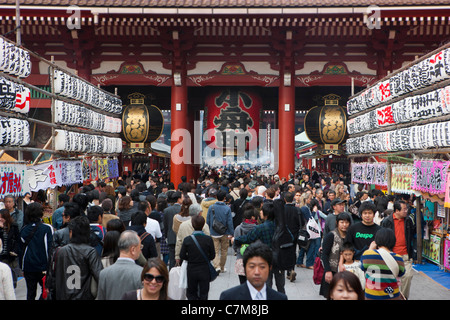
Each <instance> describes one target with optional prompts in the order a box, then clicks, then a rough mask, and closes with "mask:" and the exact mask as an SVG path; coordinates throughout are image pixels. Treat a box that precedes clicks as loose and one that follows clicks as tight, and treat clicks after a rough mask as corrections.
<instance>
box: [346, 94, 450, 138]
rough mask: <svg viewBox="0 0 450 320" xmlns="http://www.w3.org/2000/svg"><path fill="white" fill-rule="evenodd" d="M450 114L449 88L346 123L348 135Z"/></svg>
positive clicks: (409, 98)
mask: <svg viewBox="0 0 450 320" xmlns="http://www.w3.org/2000/svg"><path fill="white" fill-rule="evenodd" d="M447 113H450V86H449V87H445V88H441V89H437V90H434V91H431V92H428V93H425V94H421V95H415V96H412V97H408V98H405V99H403V100H400V101H398V102H395V103H393V104H392V105H387V106H384V107H380V108H377V109H376V110H375V111H374V110H372V111H369V112H367V113H365V114H362V115H360V116H357V117H355V118H353V119H351V120H349V121H347V129H348V132H349V134H355V133H360V132H366V131H371V130H373V129H375V128H380V127H385V126H389V125H394V124H399V123H407V122H413V121H420V120H425V119H429V118H433V117H439V116H442V115H445V114H447Z"/></svg>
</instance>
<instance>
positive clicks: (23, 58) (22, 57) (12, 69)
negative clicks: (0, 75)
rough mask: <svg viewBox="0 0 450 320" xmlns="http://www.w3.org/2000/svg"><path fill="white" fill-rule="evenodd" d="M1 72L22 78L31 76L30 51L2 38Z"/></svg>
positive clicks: (0, 47) (0, 50) (0, 43)
mask: <svg viewBox="0 0 450 320" xmlns="http://www.w3.org/2000/svg"><path fill="white" fill-rule="evenodd" d="M0 71H1V72H5V73H8V74H10V75H13V76H17V77H20V78H26V77H28V76H29V75H30V74H31V59H30V54H29V52H28V51H26V50H24V49H22V48H19V47H17V46H16V45H14V44H13V43H11V42H9V41H7V40H5V39H4V38H2V37H0Z"/></svg>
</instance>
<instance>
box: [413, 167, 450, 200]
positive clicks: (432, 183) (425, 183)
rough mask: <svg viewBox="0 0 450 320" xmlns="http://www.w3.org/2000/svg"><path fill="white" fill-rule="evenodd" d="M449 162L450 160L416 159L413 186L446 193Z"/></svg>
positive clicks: (432, 191) (421, 189)
mask: <svg viewBox="0 0 450 320" xmlns="http://www.w3.org/2000/svg"><path fill="white" fill-rule="evenodd" d="M449 164H450V162H449V161H440V160H415V161H414V165H413V172H412V183H411V188H412V189H413V190H417V191H421V192H428V193H431V194H440V193H445V185H446V183H447V170H448V166H449Z"/></svg>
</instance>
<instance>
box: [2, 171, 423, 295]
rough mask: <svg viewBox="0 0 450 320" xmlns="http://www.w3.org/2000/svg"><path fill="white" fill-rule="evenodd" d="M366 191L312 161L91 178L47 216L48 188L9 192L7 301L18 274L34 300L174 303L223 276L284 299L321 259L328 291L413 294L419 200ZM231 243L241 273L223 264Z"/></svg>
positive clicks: (247, 290) (323, 288) (204, 291)
mask: <svg viewBox="0 0 450 320" xmlns="http://www.w3.org/2000/svg"><path fill="white" fill-rule="evenodd" d="M366 188H367V186H364V185H354V184H352V183H351V181H350V177H349V175H348V174H345V173H337V172H336V173H333V174H329V173H321V172H317V171H314V170H312V171H310V170H308V169H305V168H299V169H298V170H297V171H296V172H295V173H292V174H290V175H289V177H286V178H284V177H281V178H280V177H279V176H278V175H276V174H275V175H264V174H261V171H260V170H258V169H242V168H240V169H235V168H226V169H222V170H220V169H214V168H203V169H202V170H201V172H200V175H199V178H198V179H197V180H196V181H193V180H191V181H188V180H187V179H186V178H185V177H182V179H181V181H174V182H172V181H170V179H169V173H168V172H167V171H153V172H149V171H146V172H134V173H131V172H129V173H128V174H126V175H124V176H123V177H120V178H119V179H117V180H116V181H114V182H108V183H107V182H103V181H100V182H92V183H89V184H85V185H83V186H80V187H79V189H78V192H76V193H75V194H72V195H68V194H66V193H61V194H60V195H59V196H58V208H57V209H56V210H55V211H54V212H50V213H48V204H47V202H46V199H45V194H44V195H42V193H41V194H40V195H34V201H33V200H31V199H30V196H31V195H27V197H25V198H24V202H23V205H22V206H23V208H24V210H23V211H21V210H19V209H18V208H17V207H18V205H17V199H16V198H15V197H13V196H7V197H5V198H4V199H3V207H4V208H3V209H2V210H0V240H1V241H2V246H0V248H1V253H0V261H1V263H0V276H1V277H2V280H3V281H2V282H1V283H3V284H5V285H2V286H1V287H0V300H1V299H14V298H15V295H14V288H15V287H16V285H17V279H18V277H19V276H23V277H24V279H25V282H26V288H27V299H28V300H34V299H35V298H36V296H37V295H38V296H39V299H54V300H75V299H80V300H93V299H98V300H120V299H123V300H167V299H174V297H175V296H178V294H179V293H177V294H173V292H172V293H171V290H172V291H173V290H185V297H186V298H187V299H188V300H207V299H208V292H209V289H210V285H213V282H211V281H212V280H213V279H214V278H215V277H216V276H217V275H218V274H220V273H224V272H234V273H235V274H236V277H238V278H239V282H240V285H239V286H238V287H235V288H231V289H229V290H226V291H224V292H222V294H221V295H220V299H234V300H236V299H243V300H250V299H287V298H288V297H287V295H286V291H285V283H286V281H291V282H295V281H296V275H297V274H296V271H295V270H296V268H308V269H314V268H315V265H316V264H317V261H321V264H322V266H323V275H322V276H321V279H319V282H320V294H321V295H322V296H323V297H324V298H325V299H376V300H383V299H403V298H405V299H407V298H408V296H409V291H410V284H411V278H412V261H413V259H414V258H415V257H416V252H415V250H416V247H415V238H416V237H415V225H414V224H415V215H414V213H415V209H414V200H415V199H414V198H410V196H405V195H398V196H390V195H389V196H388V195H385V194H384V193H383V192H382V191H380V190H377V189H372V190H367V189H366ZM230 246H231V247H232V249H233V251H234V254H235V255H236V262H235V265H234V270H226V268H225V266H226V262H227V256H228V252H229V247H230ZM317 257H319V258H320V259H316V258H317ZM316 266H317V265H316ZM178 267H181V268H178ZM8 271H10V272H8ZM175 272H177V275H176V278H175V277H173V278H172V274H174V275H175ZM169 278H170V279H171V280H172V283H170V282H169ZM178 280H179V281H184V285H179V284H176V285H174V284H173V282H175V281H178ZM38 284H39V285H40V288H42V290H41V291H40V292H39V293H38V292H37V290H38V288H39V287H38ZM273 286H275V287H276V290H275V289H272V287H273Z"/></svg>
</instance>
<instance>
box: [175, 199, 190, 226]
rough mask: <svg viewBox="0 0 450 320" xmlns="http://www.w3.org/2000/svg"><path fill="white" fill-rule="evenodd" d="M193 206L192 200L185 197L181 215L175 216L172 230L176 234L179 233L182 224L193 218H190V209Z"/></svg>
mask: <svg viewBox="0 0 450 320" xmlns="http://www.w3.org/2000/svg"><path fill="white" fill-rule="evenodd" d="M191 204H192V200H191V198H189V197H185V198H184V200H183V203H182V204H181V210H180V213H177V214H176V215H174V216H173V224H172V229H173V231H174V232H175V234H176V233H178V228H179V227H180V224H182V223H183V222H184V221H186V220H189V219H190V218H191V217H190V216H189V207H190V206H191Z"/></svg>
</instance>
